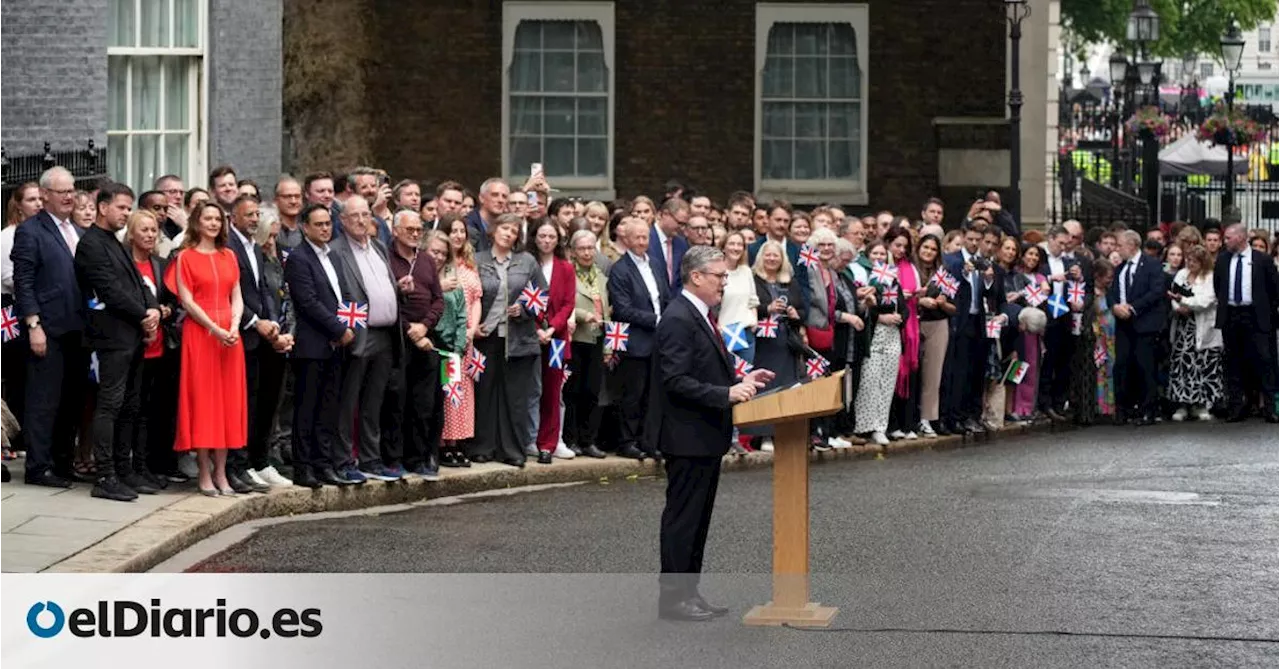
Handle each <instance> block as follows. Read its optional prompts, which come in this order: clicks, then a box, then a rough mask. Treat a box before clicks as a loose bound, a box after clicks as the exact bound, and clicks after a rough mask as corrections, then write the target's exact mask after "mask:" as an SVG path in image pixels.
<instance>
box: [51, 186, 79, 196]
mask: <svg viewBox="0 0 1280 669" xmlns="http://www.w3.org/2000/svg"><path fill="white" fill-rule="evenodd" d="M45 190H47V191H49V192H50V193H53V194H54V195H61V196H62V197H71V196H72V195H75V194H76V189H74V188H68V189H66V190H54V189H52V188H46V189H45Z"/></svg>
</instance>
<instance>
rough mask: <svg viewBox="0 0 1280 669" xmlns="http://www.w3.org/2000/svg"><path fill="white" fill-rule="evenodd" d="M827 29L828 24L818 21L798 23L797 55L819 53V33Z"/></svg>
mask: <svg viewBox="0 0 1280 669" xmlns="http://www.w3.org/2000/svg"><path fill="white" fill-rule="evenodd" d="M825 31H826V26H824V25H822V24H818V23H800V24H796V42H795V44H796V55H798V56H802V55H810V54H812V55H817V54H818V53H819V51H818V42H819V33H820V32H825Z"/></svg>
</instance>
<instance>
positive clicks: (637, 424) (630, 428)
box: [608, 218, 670, 460]
mask: <svg viewBox="0 0 1280 669" xmlns="http://www.w3.org/2000/svg"><path fill="white" fill-rule="evenodd" d="M618 237H619V239H621V240H622V243H623V244H624V245H625V246H626V247H627V253H626V255H624V256H623V257H621V258H619V259H618V262H616V263H614V265H613V268H612V269H610V270H609V281H608V290H609V304H610V305H611V306H612V308H613V320H614V321H616V322H620V323H630V324H631V328H630V333H631V338H630V340H629V341H628V342H627V350H626V352H625V353H622V354H621V359H620V361H619V363H618V368H617V370H616V373H617V374H619V375H620V377H621V379H622V397H621V398H620V400H619V405H620V413H621V414H622V420H621V422H620V425H619V426H618V432H619V443H618V455H620V456H622V457H626V458H635V459H637V460H643V459H644V458H645V456H646V455H648V456H650V457H656V451H655V450H654V448H653V446H652V444H649V443H647V442H646V440H645V435H644V414H645V408H646V407H647V406H648V404H649V402H648V396H649V376H650V369H649V357H650V356H651V355H653V348H654V344H653V340H654V333H656V332H657V330H658V321H659V320H660V318H661V315H662V310H663V309H665V308H666V306H667V300H668V296H669V294H670V293H669V292H668V290H667V282H666V281H665V280H664V278H665V277H663V276H662V275H661V273H660V271H659V269H658V268H657V263H656V262H654V261H653V259H652V258H650V257H648V256H646V255H645V250H646V248H647V247H648V246H649V226H648V225H646V224H645V222H644V221H642V220H640V219H638V218H626V219H623V221H622V223H621V224H620V225H619V226H618Z"/></svg>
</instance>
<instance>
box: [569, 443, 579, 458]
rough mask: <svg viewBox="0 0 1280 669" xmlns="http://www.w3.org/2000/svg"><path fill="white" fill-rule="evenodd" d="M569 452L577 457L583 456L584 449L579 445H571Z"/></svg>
mask: <svg viewBox="0 0 1280 669" xmlns="http://www.w3.org/2000/svg"><path fill="white" fill-rule="evenodd" d="M569 450H570V451H573V454H574V455H575V456H578V455H582V447H581V446H579V445H577V444H571V445H570V446H569Z"/></svg>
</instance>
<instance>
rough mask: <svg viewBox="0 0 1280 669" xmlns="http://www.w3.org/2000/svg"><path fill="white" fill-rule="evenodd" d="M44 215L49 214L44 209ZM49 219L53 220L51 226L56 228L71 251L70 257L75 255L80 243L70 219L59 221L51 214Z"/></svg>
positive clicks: (74, 225)
mask: <svg viewBox="0 0 1280 669" xmlns="http://www.w3.org/2000/svg"><path fill="white" fill-rule="evenodd" d="M45 213H46V214H49V211H48V210H47V209H46V210H45ZM49 218H52V219H53V225H54V227H56V228H58V234H60V235H62V239H63V240H64V241H66V242H67V246H68V247H69V248H70V249H71V255H75V254H76V245H77V244H79V243H80V234H79V233H78V232H76V224H75V223H72V222H71V219H67V220H65V221H63V220H59V219H58V217H57V216H54V215H53V214H49Z"/></svg>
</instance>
